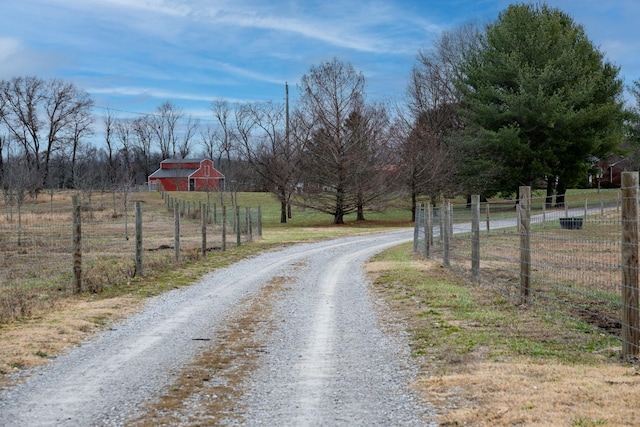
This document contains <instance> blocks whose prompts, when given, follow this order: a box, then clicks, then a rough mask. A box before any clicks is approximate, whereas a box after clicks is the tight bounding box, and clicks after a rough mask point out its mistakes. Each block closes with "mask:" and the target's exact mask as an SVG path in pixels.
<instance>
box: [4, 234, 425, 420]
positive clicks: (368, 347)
mask: <svg viewBox="0 0 640 427" xmlns="http://www.w3.org/2000/svg"><path fill="white" fill-rule="evenodd" d="M410 239H411V233H410V232H408V231H406V232H392V233H384V234H375V235H368V236H359V237H352V238H343V239H338V240H335V241H327V242H320V243H313V244H302V245H296V246H293V247H289V248H285V249H282V250H280V251H274V252H268V253H265V254H262V255H260V256H257V257H255V258H252V259H249V260H245V261H241V262H239V263H237V264H234V265H233V266H230V267H227V268H225V269H221V270H219V271H216V272H213V273H211V274H209V275H207V276H206V277H204V278H203V279H202V280H201V281H199V282H198V283H196V284H194V285H192V286H190V287H188V288H183V289H179V290H176V291H172V292H169V293H167V294H165V295H162V296H160V297H158V298H156V299H154V300H152V301H151V302H150V303H149V304H148V305H147V307H146V308H145V309H144V310H142V311H141V312H140V313H139V314H137V315H135V316H132V317H131V318H129V319H127V320H126V321H125V322H121V323H118V324H116V325H114V327H113V328H112V330H110V331H105V333H103V334H100V335H99V336H97V337H95V338H94V339H92V340H90V341H88V342H87V343H85V344H84V345H82V346H80V347H78V348H76V349H73V350H72V351H70V352H69V353H68V354H67V355H64V356H61V357H59V358H58V359H57V360H54V361H53V362H52V363H51V364H49V365H48V366H46V367H44V368H42V369H37V370H35V372H34V375H33V376H32V377H31V378H30V379H29V380H28V381H26V382H25V383H24V384H21V385H18V386H15V387H11V388H9V389H6V390H2V391H0V426H9V425H10V426H54V425H55V426H79V425H91V426H116V425H117V426H120V425H127V420H133V419H138V420H141V419H144V416H143V417H142V418H140V416H141V409H142V407H143V406H144V405H145V402H147V401H149V400H153V399H155V400H157V397H156V396H161V395H162V394H163V393H164V394H165V395H167V394H169V393H168V392H169V391H171V387H172V385H175V384H176V381H177V380H179V379H180V378H181V376H182V374H183V373H184V372H186V371H184V370H183V368H185V367H189V366H190V365H193V362H194V361H197V360H198V357H199V356H201V355H203V354H206V353H207V351H208V350H211V349H216V348H218V349H224V347H223V346H222V347H221V344H222V343H223V342H222V341H221V340H224V339H225V337H226V338H229V339H230V341H232V339H231V337H232V334H233V331H234V328H236V332H237V329H238V328H240V329H242V326H241V325H240V324H238V323H235V326H234V319H236V320H237V319H244V321H246V323H244V325H245V326H244V327H245V329H247V330H248V331H249V333H248V334H247V335H245V336H243V337H240V336H239V335H238V336H236V338H237V339H238V340H241V339H242V340H245V341H246V344H247V347H246V348H250V347H253V348H254V350H255V347H256V346H257V345H259V347H260V349H261V351H260V352H259V353H260V354H258V357H257V359H258V360H259V364H258V365H259V367H257V368H256V371H255V373H253V371H252V369H253V368H251V369H249V370H248V371H249V372H248V374H250V375H245V376H244V377H243V380H242V381H241V383H242V384H241V385H238V384H239V383H238V384H235V385H234V387H235V389H236V391H234V392H233V393H235V394H232V399H230V400H233V401H234V405H235V404H236V403H237V405H236V406H235V408H238V411H240V413H237V414H234V416H231V417H230V418H226V419H227V421H225V422H226V423H227V424H229V425H237V424H238V423H241V424H243V425H321V424H325V425H327V424H331V425H375V424H377V425H380V424H381V422H382V421H384V422H387V423H388V422H389V420H391V419H394V418H393V417H394V416H399V417H400V418H395V419H397V420H403V419H404V420H408V419H412V420H413V419H414V418H415V417H413V414H412V411H416V409H419V405H417V406H416V405H415V404H414V403H415V402H410V404H408V405H407V407H406V408H399V406H402V405H404V401H405V400H406V399H409V400H410V399H411V396H409V395H406V394H405V393H406V391H403V390H405V386H406V385H407V384H406V382H407V381H408V378H407V377H406V376H405V375H404V374H403V375H397V373H396V365H397V363H396V361H395V360H394V359H393V357H395V354H396V353H394V351H395V350H393V351H389V350H388V349H387V348H386V347H385V348H382V347H380V345H379V341H385V338H384V337H383V336H382V334H381V333H380V331H379V330H378V329H376V326H375V319H374V317H375V316H374V315H373V314H372V310H371V307H370V306H369V305H368V302H367V300H366V290H365V289H364V288H363V280H362V278H361V277H360V276H361V274H362V272H361V271H360V270H361V266H362V263H363V262H364V261H365V259H366V258H367V257H369V256H371V255H373V254H374V253H377V252H379V251H382V250H383V249H385V248H387V247H390V246H393V245H396V244H398V243H402V242H404V241H409V240H410ZM301 260H309V262H308V263H301ZM303 264H304V265H303ZM356 269H357V270H358V273H357V274H356V273H355V272H354V270H356ZM274 277H286V278H287V279H286V280H287V286H290V287H291V291H287V292H284V293H283V292H282V290H281V289H275V288H273V289H271V290H269V289H268V287H269V286H270V284H271V286H272V285H273V284H274V282H273V281H274V280H277V279H274ZM352 278H355V279H356V280H354V281H353V283H350V280H351V279H352ZM290 279H291V285H289V281H290ZM352 285H353V286H352ZM349 289H353V292H355V294H352V293H351V291H349ZM265 292H267V293H270V295H269V296H268V298H267V299H265V300H264V301H267V300H268V303H265V304H263V305H264V307H263V308H265V309H268V307H267V306H268V305H269V304H271V302H272V301H274V296H275V295H278V297H277V298H276V301H275V313H277V315H278V316H279V317H280V316H281V317H282V319H283V320H282V322H281V324H278V327H277V328H276V329H277V330H275V331H274V332H273V334H272V333H271V332H269V333H268V334H266V333H265V331H267V330H268V329H269V328H270V326H269V325H266V324H262V325H253V326H251V322H250V321H251V320H252V319H251V318H250V317H251V316H249V317H247V316H246V315H243V313H244V311H243V310H245V311H246V309H247V304H250V302H251V301H254V300H255V302H257V303H258V304H259V302H260V301H261V299H260V298H261V296H260V295H262V296H263V297H265ZM354 296H355V300H353V301H351V299H353V298H354ZM279 299H282V301H280V300H279ZM287 304H288V305H287ZM350 304H351V305H350ZM353 304H355V305H353ZM254 309H255V307H254ZM251 310H252V309H249V312H248V313H250V312H251ZM350 311H351V312H353V313H351V314H349V312H350ZM351 316H356V317H359V318H361V319H360V320H358V321H356V322H355V323H353V324H350V323H349V322H350V320H349V319H350V317H351ZM253 320H256V319H253ZM261 321H264V322H267V323H268V322H271V321H270V320H268V319H266V318H262V320H261ZM345 321H346V322H347V324H343V322H345ZM225 328H226V329H225ZM255 334H262V336H260V337H258V336H255ZM288 335H291V336H292V337H293V339H290V338H291V337H289V336H288ZM274 337H275V338H274ZM203 339H204V340H203ZM263 339H264V341H265V344H264V346H263V344H262V341H261V340H263ZM206 340H211V341H206ZM361 341H363V343H361ZM364 341H366V342H364ZM385 342H386V341H385ZM231 344H233V343H231V342H230V343H229V345H231ZM387 344H388V343H387ZM387 344H385V346H386V345H387ZM397 345H398V343H395V344H393V345H391V347H393V348H394V349H395V348H396V346H397ZM240 347H241V346H240ZM240 347H239V348H240ZM229 348H230V347H228V348H227V350H228V349H229ZM336 351H337V353H336ZM362 352H364V353H365V354H359V353H362ZM214 353H215V351H214ZM254 353H255V351H254ZM378 353H379V355H378ZM351 359H353V360H351ZM227 362H228V363H229V364H230V366H229V369H230V370H229V372H232V371H233V369H234V366H233V361H232V358H231V359H228V360H227V361H226V362H225V363H227ZM376 364H382V365H387V364H388V365H389V367H386V366H385V367H384V369H380V368H379V367H378V366H376ZM361 365H363V366H364V367H362V366H361ZM193 366H197V363H196V364H195V365H193ZM220 366H221V365H219V366H218V367H219V368H220ZM239 367H240V368H241V366H239ZM236 368H237V367H236ZM265 370H266V371H268V372H270V373H271V374H273V375H271V374H269V373H267V375H266V377H265V374H264V371H265ZM208 372H209V374H207V375H206V381H205V382H210V383H211V384H216V382H219V383H223V382H224V381H228V380H229V378H226V379H225V378H224V375H221V376H220V377H216V372H215V370H214V371H208ZM201 373H202V371H199V373H198V375H200V374H201ZM361 377H363V378H361ZM204 379H205V377H202V378H201V380H204ZM336 381H337V382H338V383H339V384H336ZM396 382H403V383H404V384H400V385H398V387H396V386H395V385H393V386H391V384H392V383H396ZM332 387H337V388H339V390H338V389H336V390H334V389H332ZM352 387H356V388H357V389H356V390H352V389H351V388H352ZM373 387H375V388H376V390H374V389H373ZM367 388H372V389H371V390H367ZM291 391H292V392H291ZM374 391H375V393H374ZM281 392H283V393H284V394H282V393H281ZM213 394H215V393H213ZM389 394H399V396H388V398H387V395H389ZM374 395H375V398H374V399H369V397H370V396H374ZM194 396H195V397H196V398H197V399H207V398H211V397H212V395H211V394H209V393H200V394H198V393H195V394H194V393H191V395H190V397H189V396H187V397H185V399H187V400H188V399H190V398H191V403H190V404H191V405H194V404H195V403H194V399H193V398H194ZM274 398H275V400H274ZM280 398H282V399H283V400H280ZM256 399H257V400H256ZM387 400H388V402H386V401H387ZM235 401H237V402H235ZM336 402H339V404H336ZM265 404H266V405H272V407H264V406H261V405H265ZM196 405H200V403H197V404H196ZM336 405H337V406H336ZM390 405H391V406H390ZM393 405H395V406H393ZM245 408H246V410H245ZM283 408H284V409H283ZM208 411H210V409H207V410H204V411H202V416H203V417H205V418H206V417H209V416H211V415H212V414H211V413H210V412H208ZM382 412H384V413H382ZM390 417H391V418H390ZM403 417H404V418H403ZM218 419H220V418H218ZM201 420H202V419H201ZM176 422H177V423H178V425H203V424H202V421H197V420H190V419H188V418H184V417H183V418H180V419H179V420H176ZM205 424H206V423H205ZM402 424H403V425H409V423H408V422H405V423H402ZM412 425H413V424H412ZM415 425H420V424H419V423H417V424H415Z"/></svg>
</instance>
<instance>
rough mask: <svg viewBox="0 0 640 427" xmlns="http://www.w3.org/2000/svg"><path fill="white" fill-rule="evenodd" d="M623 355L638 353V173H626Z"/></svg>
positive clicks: (623, 238)
mask: <svg viewBox="0 0 640 427" xmlns="http://www.w3.org/2000/svg"><path fill="white" fill-rule="evenodd" d="M621 191H622V260H621V261H622V280H623V283H622V316H621V317H622V319H621V320H622V322H621V323H622V356H623V357H627V356H636V355H638V348H639V347H638V346H639V344H640V329H639V327H640V319H639V318H638V172H623V173H622V186H621Z"/></svg>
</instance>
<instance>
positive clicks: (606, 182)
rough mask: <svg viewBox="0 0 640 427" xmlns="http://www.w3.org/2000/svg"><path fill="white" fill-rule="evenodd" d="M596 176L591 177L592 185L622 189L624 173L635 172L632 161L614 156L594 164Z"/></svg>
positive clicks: (598, 160)
mask: <svg viewBox="0 0 640 427" xmlns="http://www.w3.org/2000/svg"><path fill="white" fill-rule="evenodd" d="M592 168H593V169H594V170H595V174H594V175H595V176H590V177H589V181H590V182H591V183H592V185H594V186H595V185H600V186H603V187H608V188H610V187H620V185H621V184H622V172H626V171H630V170H633V167H632V161H631V159H629V158H626V157H623V156H618V155H614V156H611V157H609V158H607V159H597V161H595V162H594V163H593V164H592Z"/></svg>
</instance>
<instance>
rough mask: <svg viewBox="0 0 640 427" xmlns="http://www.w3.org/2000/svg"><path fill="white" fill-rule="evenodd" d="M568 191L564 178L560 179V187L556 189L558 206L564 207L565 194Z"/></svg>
mask: <svg viewBox="0 0 640 427" xmlns="http://www.w3.org/2000/svg"><path fill="white" fill-rule="evenodd" d="M566 192H567V186H566V185H565V183H564V181H563V180H562V178H560V179H559V180H558V187H557V191H556V208H562V207H564V194H565V193H566Z"/></svg>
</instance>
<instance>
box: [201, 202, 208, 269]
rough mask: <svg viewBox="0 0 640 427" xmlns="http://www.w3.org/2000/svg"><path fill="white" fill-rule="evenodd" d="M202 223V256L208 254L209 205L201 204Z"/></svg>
mask: <svg viewBox="0 0 640 427" xmlns="http://www.w3.org/2000/svg"><path fill="white" fill-rule="evenodd" d="M200 224H201V230H202V256H203V257H204V256H205V255H207V207H206V206H205V205H203V204H200Z"/></svg>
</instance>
